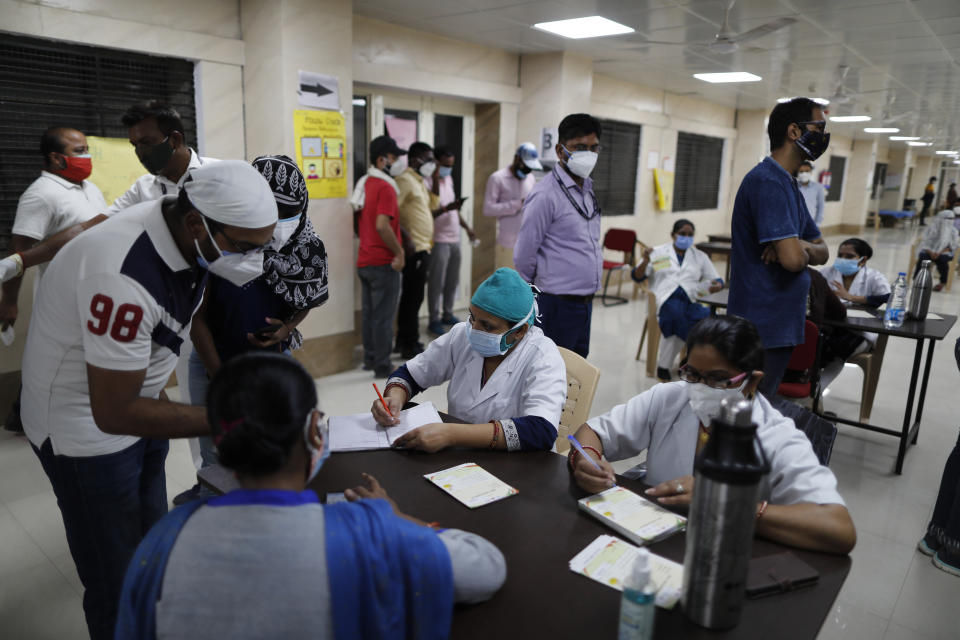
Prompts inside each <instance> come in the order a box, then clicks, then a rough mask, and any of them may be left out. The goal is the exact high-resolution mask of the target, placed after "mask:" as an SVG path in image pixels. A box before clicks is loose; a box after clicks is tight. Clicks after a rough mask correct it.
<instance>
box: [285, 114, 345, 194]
mask: <svg viewBox="0 0 960 640" xmlns="http://www.w3.org/2000/svg"><path fill="white" fill-rule="evenodd" d="M293 132H294V136H295V137H296V145H297V165H298V166H299V167H300V170H301V171H303V175H304V176H305V177H306V179H307V191H308V192H309V194H310V198H312V199H315V198H346V197H347V133H346V126H345V124H344V120H343V114H342V113H340V112H338V111H308V110H303V109H301V110H296V111H294V112H293Z"/></svg>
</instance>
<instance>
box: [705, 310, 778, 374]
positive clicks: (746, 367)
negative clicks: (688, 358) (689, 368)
mask: <svg viewBox="0 0 960 640" xmlns="http://www.w3.org/2000/svg"><path fill="white" fill-rule="evenodd" d="M705 344H708V345H710V346H711V347H713V348H714V349H716V350H717V352H718V353H719V354H720V355H721V356H723V359H724V360H726V361H727V362H729V363H730V364H732V365H733V366H734V367H736V368H737V369H738V370H739V371H746V372H748V373H749V372H751V371H763V364H764V363H763V343H762V342H761V341H760V334H759V333H758V332H757V327H756V326H754V324H753V323H752V322H750V321H749V320H745V319H744V318H739V317H737V316H731V315H729V314H728V315H725V316H709V317H707V318H704V319H703V320H701V321H700V322H698V323H697V324H695V325H694V327H693V329H691V330H690V334H689V335H688V336H687V354H688V355H689V354H690V352H691V351H693V348H694V347H696V346H699V345H705Z"/></svg>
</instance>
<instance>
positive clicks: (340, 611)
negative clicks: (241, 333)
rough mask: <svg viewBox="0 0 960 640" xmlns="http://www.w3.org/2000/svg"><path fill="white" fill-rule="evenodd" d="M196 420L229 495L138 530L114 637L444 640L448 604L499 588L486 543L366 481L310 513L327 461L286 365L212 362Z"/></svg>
mask: <svg viewBox="0 0 960 640" xmlns="http://www.w3.org/2000/svg"><path fill="white" fill-rule="evenodd" d="M207 417H208V420H209V422H210V428H211V432H212V433H213V436H214V439H215V440H216V442H217V445H218V447H219V448H220V461H221V463H222V464H223V466H224V467H226V468H228V469H230V470H231V471H233V472H234V473H235V474H236V476H237V479H238V481H239V482H240V487H241V488H239V489H235V490H233V491H231V492H229V493H227V494H225V495H223V496H219V497H216V498H212V499H210V500H208V501H199V500H196V501H193V502H190V503H189V504H185V505H183V506H181V507H179V508H177V509H174V510H173V511H171V512H170V513H168V514H167V515H166V516H164V517H163V518H162V519H161V520H160V521H159V522H157V524H156V526H154V527H153V528H152V529H151V530H150V532H149V533H148V534H147V536H146V537H145V538H144V540H143V542H142V543H141V544H140V546H139V547H138V548H137V551H136V553H135V554H134V557H133V559H132V560H131V562H130V565H129V568H128V570H127V575H126V578H125V580H124V583H123V591H122V594H121V597H120V603H119V612H118V615H117V628H116V634H115V637H116V638H124V639H126V638H131V639H133V638H136V639H138V640H143V639H150V638H231V639H237V638H308V637H309V638H384V637H418V638H446V637H448V636H449V634H450V622H451V618H452V615H453V605H454V603H455V602H458V603H473V602H480V601H483V600H486V599H488V598H489V597H491V596H492V595H493V594H494V593H495V592H496V591H497V589H499V588H500V586H501V585H502V584H503V582H504V580H505V578H506V561H505V560H504V557H503V554H502V553H500V551H499V549H497V548H496V547H495V546H494V545H493V544H492V543H490V542H489V541H487V540H486V539H484V538H482V537H480V536H478V535H476V534H472V533H468V532H466V531H461V530H458V529H435V528H432V527H431V526H428V525H427V523H426V522H424V521H422V520H419V519H417V518H415V517H413V516H410V515H407V514H405V513H403V512H401V511H400V509H399V508H398V507H397V505H396V503H395V502H394V501H393V500H391V499H390V497H389V496H388V495H387V492H386V491H385V490H384V489H383V487H381V486H380V484H379V483H378V482H377V481H376V479H375V478H373V477H372V476H370V475H367V474H362V476H361V477H362V479H363V484H361V485H360V486H357V487H355V488H353V489H348V490H347V491H346V492H345V497H346V498H347V500H348V501H349V503H341V504H332V505H329V504H328V505H322V504H320V501H319V499H318V497H317V494H316V493H315V492H314V491H313V490H311V489H308V488H307V485H309V484H310V482H311V481H312V480H313V478H314V477H315V476H316V475H317V473H318V471H320V468H321V467H322V465H323V463H324V461H325V460H326V458H327V457H328V456H329V452H330V449H329V445H328V444H327V430H326V427H325V423H324V421H323V414H322V413H321V412H320V411H318V410H317V390H316V385H315V383H314V381H313V379H312V378H311V377H310V375H309V374H308V373H307V371H306V370H305V369H304V368H303V366H302V365H300V364H299V363H298V362H297V361H296V360H294V359H293V358H288V357H285V356H282V355H280V354H274V353H264V352H259V353H250V354H246V355H241V356H238V357H236V358H234V359H233V360H231V361H229V362H227V363H226V364H224V366H223V367H222V368H221V369H220V370H219V371H218V373H217V375H216V376H215V377H214V379H213V381H212V382H211V383H210V390H209V394H208V403H207Z"/></svg>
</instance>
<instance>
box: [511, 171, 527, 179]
mask: <svg viewBox="0 0 960 640" xmlns="http://www.w3.org/2000/svg"><path fill="white" fill-rule="evenodd" d="M513 175H515V176H517V178H518V179H520V180H523V179H524V178H526V177H527V176H528V175H530V172H529V171H528V172H527V173H524V172H523V171H521V170H520V169H516V170H515V171H514V172H513Z"/></svg>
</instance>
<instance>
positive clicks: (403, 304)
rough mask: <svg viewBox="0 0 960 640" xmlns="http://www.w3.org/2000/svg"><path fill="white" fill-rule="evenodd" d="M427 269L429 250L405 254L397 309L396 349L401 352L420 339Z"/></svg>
mask: <svg viewBox="0 0 960 640" xmlns="http://www.w3.org/2000/svg"><path fill="white" fill-rule="evenodd" d="M429 269H430V252H429V251H417V252H416V253H414V254H413V255H408V256H407V259H406V263H405V264H404V267H403V284H402V285H401V287H400V307H399V309H397V349H398V350H399V351H401V352H402V351H405V350H407V349H413V348H415V347H416V346H417V343H418V342H419V341H420V318H419V313H420V305H422V304H423V296H424V291H425V287H426V286H427V272H428V270H429Z"/></svg>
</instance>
